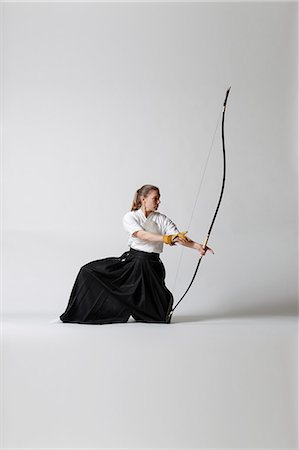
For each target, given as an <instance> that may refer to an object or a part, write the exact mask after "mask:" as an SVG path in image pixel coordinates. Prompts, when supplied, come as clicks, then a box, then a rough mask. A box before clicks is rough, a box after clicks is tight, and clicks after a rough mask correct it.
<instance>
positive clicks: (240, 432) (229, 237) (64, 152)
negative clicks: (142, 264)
mask: <svg viewBox="0 0 299 450" xmlns="http://www.w3.org/2000/svg"><path fill="white" fill-rule="evenodd" d="M2 24H3V33H2V50H3V53H2V126H3V137H2V161H3V184H2V186H3V192H2V198H3V221H2V222H3V251H2V255H3V289H2V293H3V297H2V298H3V302H2V309H3V312H5V313H7V317H8V319H7V320H8V322H7V323H8V327H7V334H6V336H7V341H6V347H5V353H4V357H5V363H6V371H5V385H4V388H5V389H4V395H5V401H6V403H5V405H6V406H5V411H4V412H5V415H4V418H5V422H4V428H5V429H4V431H5V433H6V434H5V441H4V443H5V445H6V446H7V448H12V447H23V446H24V447H30V448H44V447H50V446H51V447H53V448H58V447H59V448H60V447H64V448H66V447H76V446H78V447H83V448H87V447H99V448H103V446H104V445H105V446H107V447H108V446H112V447H114V446H117V447H121V446H126V447H134V448H135V447H138V448H140V447H146V446H149V447H155V448H156V446H161V447H163V448H165V447H167V446H168V445H169V446H171V447H172V448H173V447H182V448H183V447H184V448H187V447H196V448H199V447H200V448H202V446H205V447H208V448H211V447H212V446H214V447H216V446H217V447H229V448H236V447H241V446H242V447H255V448H256V447H263V446H265V447H274V446H275V447H277V448H286V447H288V448H294V447H295V445H296V424H297V421H296V417H297V416H296V408H295V403H294V401H295V400H294V399H295V398H296V393H297V390H296V387H295V386H296V367H297V366H296V361H297V353H296V348H297V341H296V337H297V325H296V326H294V324H293V325H292V326H289V325H288V318H292V317H293V318H294V316H295V315H296V311H297V248H298V240H297V217H298V214H297V211H298V205H297V168H298V164H297V100H298V91H297V79H298V78H297V75H298V70H297V61H298V35H297V24H298V13H297V4H296V3H279V2H277V3H258V2H257V3H212V4H207V3H167V4H163V3H160V4H159V3H156V4H154V3H151V4H150V3H144V4H138V3H134V4H133V3H132V4H125V3H122V4H121V3H120V4H117V3H114V4H113V3H111V4H105V3H102V4H101V3H86V4H82V3H65V4H64V3H52V4H51V3H31V4H30V3H7V4H2ZM228 86H232V90H231V94H230V97H229V101H228V107H227V113H226V128H225V136H226V150H227V182H226V188H225V192H224V197H223V202H222V204H221V208H220V211H219V214H218V217H217V219H216V222H215V226H214V229H213V233H212V236H211V239H210V245H211V246H212V247H213V248H214V250H215V255H214V256H213V255H207V256H206V257H205V258H204V260H203V261H202V265H201V268H200V271H199V274H198V277H197V279H196V281H195V283H194V285H193V286H192V289H191V291H190V293H189V294H188V296H187V297H186V298H185V300H184V301H183V302H182V304H181V305H180V307H179V308H180V309H179V310H178V311H177V316H176V317H177V320H179V319H180V317H183V316H180V314H185V316H184V317H185V323H184V324H181V325H182V327H180V324H179V323H177V324H174V327H172V328H169V330H171V331H169V334H168V333H166V331H167V330H168V328H167V326H166V329H164V328H156V327H153V328H151V327H148V328H145V327H144V326H143V327H142V326H140V324H136V328H135V329H132V328H130V327H132V325H131V324H128V325H124V326H115V327H114V328H111V327H107V328H103V327H100V328H99V327H96V328H93V327H91V328H87V329H86V328H85V327H83V328H82V327H81V328H80V326H72V325H71V326H70V327H68V326H67V325H64V324H61V326H60V325H59V326H56V327H55V326H54V325H51V327H52V328H51V330H50V329H48V328H47V327H45V326H44V325H43V324H41V323H42V320H41V319H38V321H36V322H34V323H33V322H30V320H33V319H32V318H33V317H35V315H36V314H40V315H42V314H44V315H48V316H49V317H52V318H55V317H58V315H60V314H61V313H62V312H63V311H64V309H65V307H66V304H67V302H68V298H69V294H70V290H71V288H72V285H73V282H74V280H75V277H76V275H77V272H78V270H79V268H80V267H81V266H82V265H83V264H85V263H87V262H89V261H92V260H95V259H100V258H103V257H106V256H118V255H120V254H121V253H123V252H124V251H125V250H126V249H127V235H126V232H125V231H124V230H123V228H122V217H123V215H124V214H125V213H126V212H127V211H128V210H129V209H130V206H131V201H132V198H133V195H134V191H135V190H136V189H137V188H139V187H140V186H141V185H142V184H145V183H152V184H156V185H158V186H159V187H160V189H161V194H162V197H161V200H162V203H161V206H160V210H161V212H163V213H165V214H167V215H168V216H169V217H170V218H171V219H172V220H173V221H174V222H175V223H176V224H177V226H178V227H179V228H180V229H182V230H185V229H187V226H188V223H189V220H190V214H191V211H192V208H193V204H194V201H195V197H196V192H197V189H198V186H199V184H200V180H201V176H202V172H203V167H204V165H205V163H206V158H207V155H208V153H209V149H210V145H211V141H212V137H213V134H214V131H215V126H216V123H217V119H218V117H219V114H220V113H221V109H222V103H223V100H224V96H225V92H226V89H227V87H228ZM221 152H222V143H221V128H220V127H219V128H218V131H217V134H216V138H215V143H214V147H213V151H212V154H211V157H210V160H209V163H208V166H207V171H206V173H205V178H204V181H203V183H202V189H201V193H200V196H199V199H198V203H197V207H196V212H195V215H194V218H193V221H192V224H191V227H190V228H189V234H190V236H191V237H192V238H194V239H195V240H197V241H200V242H202V241H203V240H204V238H205V234H206V232H207V230H208V228H209V224H210V221H211V219H212V216H213V213H214V210H215V207H216V204H217V200H218V195H219V191H220V187H221V177H222V159H221V158H222V155H221ZM179 257H180V249H179V248H165V251H164V254H163V255H162V258H163V261H164V263H165V266H166V270H167V284H168V287H169V288H170V289H171V290H172V289H173V287H174V285H175V289H174V294H175V299H176V300H178V298H179V295H180V294H182V293H183V291H184V289H185V288H186V287H187V285H188V283H189V281H190V278H191V276H192V271H193V269H194V267H195V265H196V262H197V254H196V253H195V252H193V251H191V250H188V249H187V250H185V251H184V253H183V259H182V264H181V267H180V272H179V276H178V280H177V281H176V283H175V274H176V270H177V264H178V261H179ZM16 315H19V316H18V317H19V319H18V320H21V319H20V317H21V318H23V317H27V319H26V320H27V322H26V321H25V322H21V325H20V322H18V321H17V319H15V318H16V317H17V316H16ZM270 316H271V317H276V318H277V320H278V322H275V321H274V323H273V322H271V321H270V322H271V323H270V325H269V323H268V322H267V320H268V317H270ZM234 318H235V319H240V320H241V322H238V324H237V325H235V324H234V322H231V320H232V319H234ZM252 318H254V320H257V321H258V320H259V319H260V318H263V319H264V320H265V322H263V323H260V322H254V323H251V322H246V320H251V319H252ZM281 318H286V326H285V322H283V325H282V324H281V322H279V321H280V319H281ZM174 319H175V317H174ZM196 319H198V320H199V322H198V324H199V325H201V326H200V327H199V328H196V325H194V324H193V325H192V320H196ZM202 319H205V320H206V322H200V320H202ZM219 319H221V320H224V322H221V324H219V326H218V322H217V320H219ZM22 320H23V319H22ZM225 320H227V321H228V322H225ZM28 321H29V322H28ZM188 321H189V323H188ZM190 321H191V324H190ZM223 323H224V325H223ZM227 323H228V326H227ZM175 325H177V326H175ZM183 325H184V326H183ZM112 327H113V326H112ZM126 327H127V328H126ZM184 327H185V328H184ZM190 327H191V328H190ZM135 332H137V334H138V336H137V335H136V334H135ZM34 333H35V334H34ZM98 333H100V334H101V333H103V334H101V336H102V338H100V336H99V335H98ZM104 337H105V339H104ZM121 342H122V343H123V345H120V343H121ZM46 347H47V348H48V352H47V351H46V350H45V348H46ZM176 349H177V350H176ZM186 349H188V350H186ZM171 352H172V353H171ZM117 355H118V356H117ZM165 355H168V356H169V358H170V359H167V358H166V359H165ZM170 355H172V356H170ZM48 358H49V359H48ZM113 358H114V359H113ZM172 358H173V359H172ZM49 361H51V362H50V363H49ZM99 361H101V364H100V365H99V364H98V362H99ZM198 361H200V362H198ZM137 362H138V364H137ZM134 364H135V365H134ZM105 367H106V369H104V368H105ZM155 368H156V369H157V368H160V370H161V373H160V375H162V378H159V377H158V376H156V375H155V374H156V372H155V370H156V369H155ZM103 370H104V372H103ZM43 371H44V372H43ZM103 373H104V374H103ZM218 375H219V379H218V378H217V376H218ZM135 376H136V379H135ZM137 376H138V377H139V378H138V379H137ZM103 377H104V379H103ZM106 377H107V378H106ZM149 377H150V378H149ZM99 380H101V382H100V381H99ZM120 380H122V384H119V383H120ZM170 380H172V381H171V382H170V384H169V381H170ZM101 383H103V384H101ZM105 383H106V384H105ZM109 383H110V384H109ZM114 383H115V384H114ZM143 383H145V384H143ZM99 386H101V387H99ZM151 388H152V389H155V391H152V389H151ZM102 389H103V391H102ZM127 389H128V390H127ZM169 389H171V390H169ZM153 392H155V393H156V395H157V397H155V395H153ZM165 392H166V394H165ZM103 395H104V397H103ZM163 395H166V397H163ZM140 398H142V399H143V400H142V401H143V402H144V404H143V407H142V408H141V410H140ZM161 398H163V399H164V400H165V403H161V402H160V403H159V401H158V400H161ZM99 399H100V400H101V399H104V400H103V403H102V402H101V401H98V400H99ZM138 399H139V400H138ZM194 399H196V402H195V403H194V401H193V400H194ZM79 401H80V402H81V406H82V405H83V406H82V410H81V412H82V414H83V413H84V417H85V418H89V419H86V421H85V422H84V421H82V417H81V416H80V412H79V410H77V409H76V406H77V404H78V402H79ZM89 401H90V402H91V403H88V402H89ZM93 401H94V403H92V402H93ZM82 402H83V403H82ZM28 405H29V408H28ZM30 405H31V406H30ZM125 405H130V406H129V407H128V409H126V407H125ZM212 405H213V407H214V408H215V409H213V407H212ZM227 405H228V409H227ZM43 408H44V409H43ZM98 408H103V409H100V410H98ZM140 411H142V413H141V412H140ZM166 417H167V419H166ZM111 418H112V422H111ZM124 418H125V419H124ZM99 421H100V423H101V424H103V423H104V428H103V429H102V430H101V439H102V440H100V441H98V439H99V434H98V433H97V426H99ZM115 422H117V423H118V427H119V428H118V433H116V432H115V428H114V424H115ZM109 424H110V425H109ZM148 424H152V426H153V427H154V429H155V431H156V433H152V431H151V433H149V435H147V432H149V425H148ZM53 430H55V432H53ZM198 430H199V431H198ZM215 430H217V432H215ZM166 431H167V432H166Z"/></svg>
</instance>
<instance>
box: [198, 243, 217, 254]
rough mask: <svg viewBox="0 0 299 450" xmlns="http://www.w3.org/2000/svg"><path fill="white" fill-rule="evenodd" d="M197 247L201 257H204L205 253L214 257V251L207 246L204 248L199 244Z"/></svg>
mask: <svg viewBox="0 0 299 450" xmlns="http://www.w3.org/2000/svg"><path fill="white" fill-rule="evenodd" d="M197 246H198V251H199V253H200V254H201V256H204V255H205V254H206V252H212V253H213V255H214V250H212V249H211V248H210V247H208V246H207V245H206V246H205V247H204V246H203V245H201V244H197Z"/></svg>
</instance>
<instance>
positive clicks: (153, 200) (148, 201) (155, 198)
mask: <svg viewBox="0 0 299 450" xmlns="http://www.w3.org/2000/svg"><path fill="white" fill-rule="evenodd" d="M141 201H142V205H143V206H144V207H145V210H146V211H156V210H157V209H158V207H159V205H160V203H161V202H160V195H159V193H158V191H150V192H149V193H148V195H147V196H146V197H141Z"/></svg>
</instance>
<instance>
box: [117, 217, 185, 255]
mask: <svg viewBox="0 0 299 450" xmlns="http://www.w3.org/2000/svg"><path fill="white" fill-rule="evenodd" d="M123 225H124V228H125V230H126V231H127V232H128V233H129V235H130V237H129V241H128V246H129V247H132V248H133V249H135V250H142V251H143V252H149V253H151V252H154V253H161V252H163V242H148V241H144V240H142V239H138V238H137V237H135V236H132V234H133V233H135V231H149V232H150V233H157V234H161V235H162V234H166V235H169V234H176V233H179V230H178V229H177V227H176V225H175V224H174V223H173V222H172V221H171V220H170V219H169V218H168V217H167V216H165V214H161V213H160V212H158V211H153V212H152V213H150V214H149V216H148V217H145V215H144V213H143V211H142V209H141V208H140V209H138V210H137V211H130V212H128V213H127V214H125V215H124V217H123Z"/></svg>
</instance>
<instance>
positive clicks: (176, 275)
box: [172, 108, 223, 293]
mask: <svg viewBox="0 0 299 450" xmlns="http://www.w3.org/2000/svg"><path fill="white" fill-rule="evenodd" d="M222 111H223V108H221V110H220V112H219V116H218V120H217V124H216V127H215V131H214V134H213V138H212V141H211V145H210V149H209V152H208V156H207V158H206V162H205V165H204V168H203V170H202V175H201V178H200V182H199V187H198V189H197V193H196V197H195V201H194V205H193V209H192V212H191V216H190V220H189V223H188V227H187V230H189V229H190V225H191V223H192V220H193V216H194V213H195V209H196V206H197V202H198V198H199V194H200V191H201V187H202V184H203V180H204V176H205V173H206V170H207V167H208V163H209V160H210V156H211V153H212V150H213V147H214V142H215V138H216V133H217V130H218V126H219V122H220V119H221V116H222ZM184 249H185V248H184V246H181V251H180V257H179V262H178V266H177V270H176V274H175V278H174V283H173V287H172V292H173V293H174V290H175V287H176V283H177V279H178V274H179V270H180V268H181V264H182V259H183V254H184Z"/></svg>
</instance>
